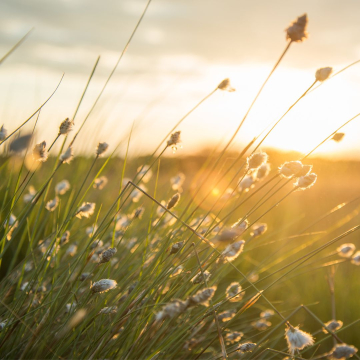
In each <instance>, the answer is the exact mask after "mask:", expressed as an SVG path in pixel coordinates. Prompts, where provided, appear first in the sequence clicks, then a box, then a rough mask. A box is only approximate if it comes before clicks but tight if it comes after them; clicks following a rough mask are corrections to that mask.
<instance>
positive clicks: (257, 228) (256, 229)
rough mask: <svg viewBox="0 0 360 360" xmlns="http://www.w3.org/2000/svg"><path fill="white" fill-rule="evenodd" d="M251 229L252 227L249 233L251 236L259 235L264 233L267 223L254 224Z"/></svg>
mask: <svg viewBox="0 0 360 360" xmlns="http://www.w3.org/2000/svg"><path fill="white" fill-rule="evenodd" d="M251 229H252V232H251V234H250V235H251V236H252V237H257V236H260V235H262V234H264V233H266V231H267V224H254V225H253V227H252V228H251Z"/></svg>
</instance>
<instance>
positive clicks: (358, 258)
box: [351, 251, 360, 266]
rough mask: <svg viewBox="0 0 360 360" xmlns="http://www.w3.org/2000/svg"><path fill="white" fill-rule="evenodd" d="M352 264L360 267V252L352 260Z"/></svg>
mask: <svg viewBox="0 0 360 360" xmlns="http://www.w3.org/2000/svg"><path fill="white" fill-rule="evenodd" d="M351 263H352V264H354V265H357V266H359V265H360V251H357V252H356V253H355V254H354V255H353V257H352V258H351Z"/></svg>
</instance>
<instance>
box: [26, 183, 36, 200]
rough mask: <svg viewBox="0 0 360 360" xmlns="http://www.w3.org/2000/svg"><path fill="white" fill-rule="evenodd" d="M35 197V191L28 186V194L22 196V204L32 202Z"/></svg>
mask: <svg viewBox="0 0 360 360" xmlns="http://www.w3.org/2000/svg"><path fill="white" fill-rule="evenodd" d="M35 195H36V190H35V188H34V187H33V186H29V190H28V193H27V194H25V195H24V202H25V203H29V202H31V201H33V200H34V198H35Z"/></svg>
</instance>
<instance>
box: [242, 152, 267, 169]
mask: <svg viewBox="0 0 360 360" xmlns="http://www.w3.org/2000/svg"><path fill="white" fill-rule="evenodd" d="M267 160H268V155H267V154H266V153H264V152H258V153H255V154H252V155H251V156H250V157H248V159H247V163H248V168H249V169H258V168H259V167H260V166H262V165H264V164H265V163H266V162H267Z"/></svg>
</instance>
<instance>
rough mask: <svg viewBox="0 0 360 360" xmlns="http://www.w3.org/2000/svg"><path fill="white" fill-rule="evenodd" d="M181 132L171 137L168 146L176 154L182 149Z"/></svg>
mask: <svg viewBox="0 0 360 360" xmlns="http://www.w3.org/2000/svg"><path fill="white" fill-rule="evenodd" d="M180 134H181V131H175V132H174V133H172V134H171V135H170V138H169V140H168V141H167V143H166V145H167V146H168V147H171V148H172V150H173V152H174V153H175V152H176V150H177V149H178V148H181V138H180Z"/></svg>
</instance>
